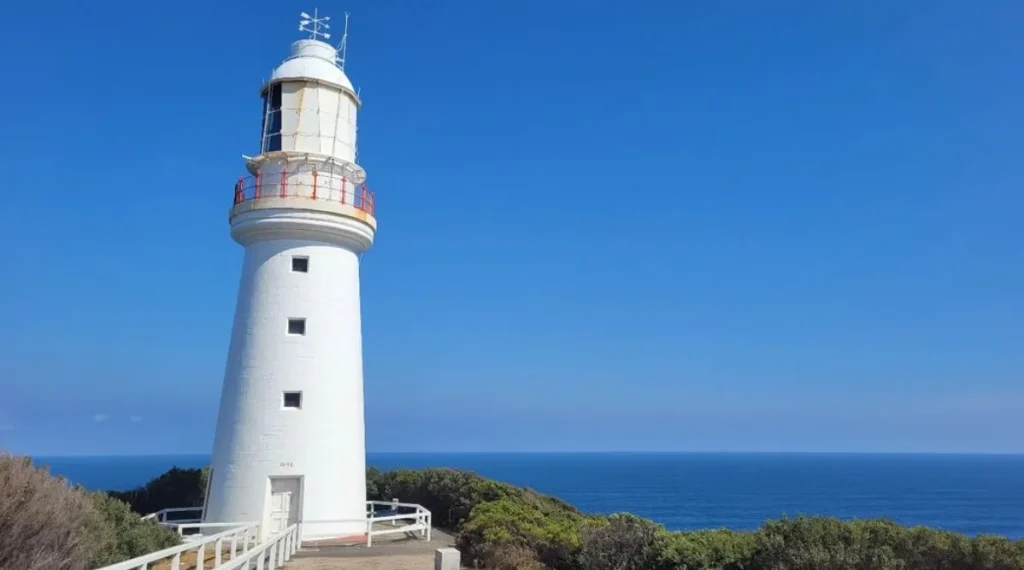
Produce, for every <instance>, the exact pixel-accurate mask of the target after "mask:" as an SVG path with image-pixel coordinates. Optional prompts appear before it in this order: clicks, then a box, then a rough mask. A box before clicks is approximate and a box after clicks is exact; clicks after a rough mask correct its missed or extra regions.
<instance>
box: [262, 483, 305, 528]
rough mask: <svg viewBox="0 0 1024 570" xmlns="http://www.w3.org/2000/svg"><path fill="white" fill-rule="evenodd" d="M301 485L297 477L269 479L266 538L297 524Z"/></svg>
mask: <svg viewBox="0 0 1024 570" xmlns="http://www.w3.org/2000/svg"><path fill="white" fill-rule="evenodd" d="M300 489H301V485H300V484H299V478H298V477H287V478H285V477H274V478H271V479H270V503H269V504H268V505H267V518H266V521H267V532H268V533H269V534H268V535H267V536H273V535H275V534H277V533H279V532H281V531H283V530H284V529H286V528H288V527H289V526H290V525H292V524H294V523H297V522H299V505H300V501H301V499H302V498H301V497H300V496H299V492H300Z"/></svg>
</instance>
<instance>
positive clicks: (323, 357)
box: [204, 208, 373, 540]
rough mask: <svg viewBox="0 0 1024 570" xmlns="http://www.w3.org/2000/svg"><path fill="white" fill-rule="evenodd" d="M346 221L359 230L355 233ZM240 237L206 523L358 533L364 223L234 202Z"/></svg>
mask: <svg viewBox="0 0 1024 570" xmlns="http://www.w3.org/2000/svg"><path fill="white" fill-rule="evenodd" d="M353 227H355V228H356V229H358V230H360V231H352V228H353ZM232 235H233V236H234V237H235V239H236V240H238V241H239V242H240V243H242V244H243V245H245V246H246V249H245V261H244V264H243V269H242V280H241V284H240V287H239V295H238V304H237V307H236V310H235V320H234V325H233V329H232V335H231V346H230V349H229V354H228V362H227V369H226V372H225V377H224V387H223V391H222V396H221V404H220V412H219V414H218V423H217V432H216V437H215V442H214V450H213V461H212V472H211V479H210V488H209V493H208V498H207V506H206V513H205V517H204V521H205V522H241V521H246V522H258V523H260V525H261V529H264V533H265V534H267V535H270V534H273V533H275V532H278V531H280V530H283V529H284V528H287V527H288V526H290V525H291V524H294V523H297V522H301V523H302V539H303V540H312V539H318V538H336V537H344V536H352V535H361V534H364V533H365V531H366V517H367V504H366V450H365V434H364V430H365V427H364V419H363V363H362V334H361V320H360V302H359V297H360V294H359V255H358V252H359V251H361V250H363V247H364V246H365V247H368V246H369V243H368V242H369V240H366V239H365V238H366V237H370V238H371V239H372V235H373V234H372V230H370V228H368V227H367V226H366V224H365V223H364V222H361V221H358V220H352V219H347V218H343V217H341V216H337V215H333V214H329V213H321V212H315V211H294V210H281V209H273V208H264V209H254V210H247V211H244V212H239V213H238V215H236V216H234V217H233V219H232Z"/></svg>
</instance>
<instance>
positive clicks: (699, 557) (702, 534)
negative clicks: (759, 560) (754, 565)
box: [654, 530, 756, 570]
mask: <svg viewBox="0 0 1024 570" xmlns="http://www.w3.org/2000/svg"><path fill="white" fill-rule="evenodd" d="M755 549H756V538H755V536H754V534H752V533H746V532H733V531H731V530H702V531H697V532H674V533H669V535H668V536H667V537H666V539H665V542H664V544H663V548H662V550H661V552H660V553H659V556H658V563H657V564H655V565H654V567H656V568H660V569H664V570H677V569H678V570H743V569H745V568H750V566H749V564H750V560H751V558H752V557H753V555H754V551H755Z"/></svg>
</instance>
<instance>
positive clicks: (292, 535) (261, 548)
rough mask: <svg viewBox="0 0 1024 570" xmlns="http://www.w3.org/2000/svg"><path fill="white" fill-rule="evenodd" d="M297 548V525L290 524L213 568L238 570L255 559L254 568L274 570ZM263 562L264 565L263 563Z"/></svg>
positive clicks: (217, 569) (247, 566)
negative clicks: (247, 550) (250, 548)
mask: <svg viewBox="0 0 1024 570" xmlns="http://www.w3.org/2000/svg"><path fill="white" fill-rule="evenodd" d="M298 550H299V525H298V523H296V524H293V525H291V526H290V527H288V528H286V529H284V530H283V531H281V532H279V533H277V534H275V535H274V536H271V537H270V538H268V539H267V540H265V541H263V542H262V543H261V544H259V545H257V546H256V548H253V549H252V550H250V551H249V552H247V553H245V554H243V555H242V556H239V557H238V558H234V557H232V559H231V561H230V562H228V563H226V564H224V565H223V566H220V565H217V566H214V568H215V570H238V569H239V568H246V569H248V568H249V563H250V562H251V561H252V560H253V559H255V560H256V570H275V569H276V568H280V567H281V566H283V565H284V563H285V562H288V561H289V560H291V559H292V555H293V554H295V553H296V552H297V551H298ZM264 562H265V563H266V565H264Z"/></svg>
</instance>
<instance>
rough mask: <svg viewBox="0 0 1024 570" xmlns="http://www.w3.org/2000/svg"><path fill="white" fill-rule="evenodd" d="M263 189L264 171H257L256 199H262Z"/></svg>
mask: <svg viewBox="0 0 1024 570" xmlns="http://www.w3.org/2000/svg"><path fill="white" fill-rule="evenodd" d="M262 190H263V173H262V172H258V173H256V198H255V199H256V200H259V199H260V192H261V191H262Z"/></svg>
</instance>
